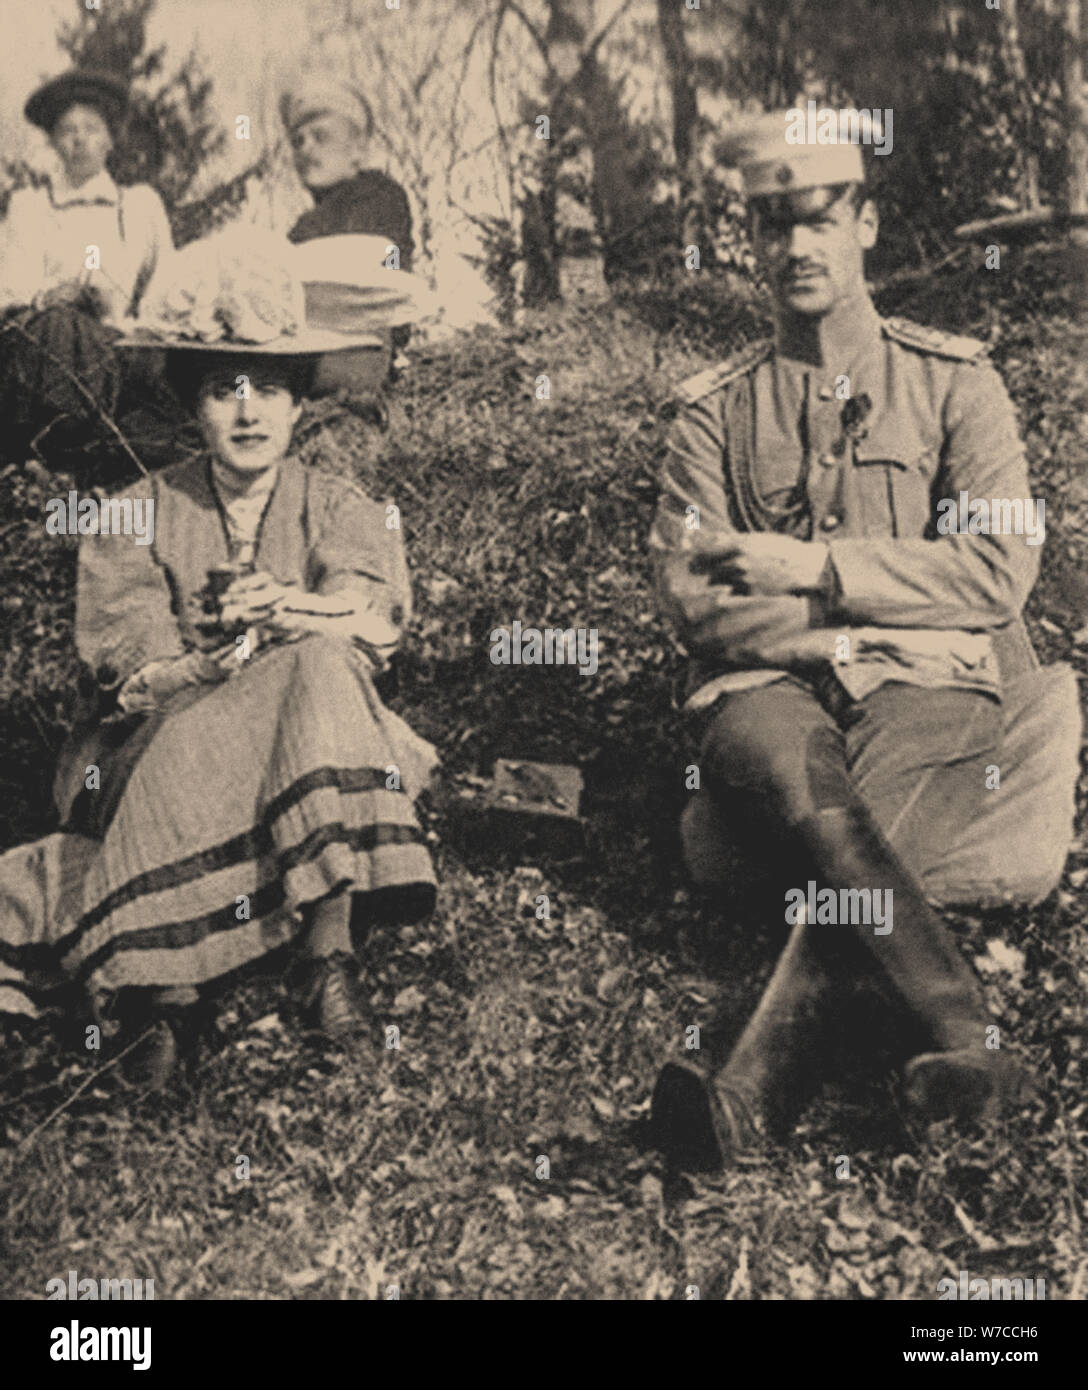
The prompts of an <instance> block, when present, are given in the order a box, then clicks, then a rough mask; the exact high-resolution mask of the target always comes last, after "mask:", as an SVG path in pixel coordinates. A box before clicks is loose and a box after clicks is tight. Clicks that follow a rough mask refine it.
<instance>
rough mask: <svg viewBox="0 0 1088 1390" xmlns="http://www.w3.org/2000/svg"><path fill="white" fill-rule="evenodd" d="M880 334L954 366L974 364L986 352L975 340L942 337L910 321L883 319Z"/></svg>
mask: <svg viewBox="0 0 1088 1390" xmlns="http://www.w3.org/2000/svg"><path fill="white" fill-rule="evenodd" d="M883 323H884V332H885V333H886V334H887V335H888V337H889V338H891V339H892V341H893V342H896V343H902V344H903V346H904V347H909V348H914V349H916V351H918V352H931V353H933V354H934V356H936V357H951V358H954V359H955V360H956V361H957V362H978V361H981V360H982V359H983V358H984V357H985V356H986V355H987V353H988V352H989V349H988V348H987V346H986V344H985V343H983V342H981V341H980V340H979V339H978V338H968V337H966V336H963V335H957V334H955V333H945V332H944V331H943V330H942V329H940V328H925V327H923V325H922V324H920V323H912V322H911V321H910V319H884V320H883Z"/></svg>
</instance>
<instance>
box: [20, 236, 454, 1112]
mask: <svg viewBox="0 0 1088 1390" xmlns="http://www.w3.org/2000/svg"><path fill="white" fill-rule="evenodd" d="M290 249H291V248H289V247H287V246H284V248H283V251H284V253H285V254H284V259H283V261H281V262H279V263H274V262H272V261H269V260H267V259H264V258H262V257H261V256H259V255H257V254H255V253H254V252H252V251H250V250H241V251H239V253H238V254H236V255H233V256H228V255H226V254H225V253H223V251H222V250H221V249H220V250H219V251H218V252H216V253H214V254H213V253H212V251H210V249H209V248H208V247H207V246H205V245H202V244H199V243H198V244H195V245H193V246H192V247H189V248H187V249H186V250H185V251H183V252H181V253H179V254H178V257H177V261H176V269H177V271H178V280H177V283H176V284H175V285H173V286H172V287H168V288H167V289H166V291H165V292H164V293H163V295H162V297H161V299H160V300H158V302H157V303H155V304H153V305H152V306H151V316H150V317H146V316H145V318H144V320H142V326H141V328H140V330H139V333H138V334H134V335H133V336H132V337H130V338H128V339H125V340H124V342H123V344H122V346H124V347H126V348H132V349H134V350H135V349H157V350H162V349H165V350H166V359H167V366H166V370H167V374H168V376H169V378H170V379H171V381H172V383H173V384H174V386H175V388H176V389H177V390H178V392H179V394H181V395H182V396H183V397H184V398H185V399H187V400H188V402H189V403H190V405H191V407H192V409H193V411H194V412H195V414H196V417H197V420H198V423H199V425H200V429H201V432H202V434H203V436H204V440H205V443H206V445H207V454H206V455H205V456H202V457H197V458H195V459H193V460H191V461H185V462H182V463H180V464H177V465H174V466H172V467H169V468H166V469H165V470H163V471H162V472H160V473H158V474H156V475H155V476H154V477H149V478H144V479H142V480H141V482H140V483H139V484H138V485H136V486H135V487H134V488H133V489H132V490H131V491H130V492H129V493H128V494H127V496H128V497H130V498H132V499H135V498H138V497H139V498H143V499H144V501H145V507H146V505H147V504H148V503H153V504H154V512H153V518H154V520H153V532H154V533H153V541H152V543H151V544H150V545H149V544H146V543H145V544H141V543H140V542H139V538H138V537H134V536H128V535H123V534H122V535H116V534H95V535H88V536H86V537H84V538H83V540H82V542H81V546H80V559H79V585H78V597H77V610H76V644H77V647H78V650H79V654H80V656H81V657H82V659H83V661H84V662H85V664H86V665H87V667H89V668H90V671H91V672H92V673H93V674H94V676H95V681H96V689H97V695H96V702H97V705H98V709H97V711H96V713H95V715H94V716H93V717H92V718H91V719H89V720H88V721H87V722H86V723H85V724H84V726H83V727H82V729H78V728H77V730H76V731H75V733H74V734H73V739H72V741H71V743H70V745H69V747H68V749H67V750H66V752H65V754H64V756H63V757H62V760H61V766H60V770H59V772H58V777H57V787H56V792H57V801H58V805H59V807H60V809H61V813H62V817H63V818H64V824H65V829H66V830H67V831H68V832H72V833H76V834H78V835H80V836H83V837H88V838H90V839H91V840H92V842H96V843H94V847H93V849H92V851H91V852H90V853H89V854H88V856H87V860H88V862H87V868H86V872H85V874H84V875H83V879H82V883H81V885H80V889H79V893H78V895H77V896H78V901H77V903H76V906H75V907H73V908H71V909H70V910H69V912H68V915H67V919H66V920H65V921H63V922H61V923H60V924H59V925H58V924H56V923H53V924H51V926H50V928H49V937H50V939H49V941H48V943H47V944H48V946H49V948H50V952H51V953H52V956H54V957H55V969H56V972H57V976H58V978H66V979H71V978H73V977H74V978H76V979H78V980H79V981H81V982H82V983H84V984H85V985H86V986H87V988H88V989H89V991H90V992H91V994H92V995H93V996H96V997H97V996H100V995H101V994H103V993H105V994H107V995H110V996H113V995H115V994H117V992H120V996H119V1004H118V1012H119V1013H120V1014H121V1015H122V1017H123V1019H124V1021H125V1023H126V1025H127V1026H128V1027H131V1028H135V1027H139V1028H145V1027H146V1026H147V1025H148V1024H150V1026H151V1032H150V1034H149V1037H148V1040H147V1041H146V1043H145V1044H144V1046H143V1047H142V1048H140V1049H138V1050H137V1051H136V1052H134V1053H133V1056H134V1057H135V1058H137V1059H138V1071H139V1073H140V1075H141V1077H142V1078H145V1079H147V1080H149V1081H150V1082H151V1083H152V1084H155V1085H160V1084H162V1082H163V1081H164V1080H165V1079H166V1077H167V1076H168V1075H169V1073H170V1072H171V1070H172V1068H173V1066H174V1063H175V1061H176V1058H177V1055H178V1051H179V1047H180V1046H181V1045H182V1044H183V1042H184V1040H185V1038H186V1037H191V1036H192V1035H193V1028H192V1024H193V1020H194V1019H195V1018H196V1014H195V1013H194V1010H193V1006H194V1005H195V1004H196V1003H197V1002H198V999H199V994H198V990H199V987H200V986H203V985H207V984H209V983H211V982H212V981H214V980H217V979H219V978H220V977H222V976H224V975H227V974H228V973H229V972H232V971H235V970H237V969H239V968H240V967H242V966H245V965H247V964H250V963H251V962H254V961H257V960H258V959H260V958H262V957H264V956H265V955H267V954H268V953H269V952H271V951H272V950H274V949H275V948H277V947H280V946H283V945H285V944H286V943H289V942H293V941H298V942H299V943H300V944H302V946H303V954H304V957H305V967H304V971H303V975H304V978H303V980H302V991H301V994H302V1003H303V1005H304V1006H305V1009H306V1011H307V1016H308V1019H309V1021H310V1022H311V1023H312V1024H313V1025H314V1026H315V1027H317V1028H319V1029H321V1030H323V1031H324V1032H325V1033H326V1034H331V1035H336V1036H347V1035H350V1034H352V1033H354V1032H355V1031H356V1030H357V1029H358V1026H359V1023H360V1021H361V1016H360V1010H359V1000H358V986H357V977H358V964H357V962H356V959H355V956H354V954H353V945H352V932H353V930H354V931H355V933H356V936H357V937H358V935H359V932H360V930H361V929H365V927H366V926H367V925H368V924H369V923H370V922H372V921H374V920H379V919H380V920H416V919H417V918H419V917H421V916H423V915H425V914H426V913H427V912H428V911H429V910H430V908H431V906H432V904H433V899H434V874H433V870H432V866H431V860H430V855H429V853H428V851H427V848H426V845H425V843H424V840H423V835H422V832H421V830H420V826H419V822H418V821H417V819H416V814H415V809H414V801H413V798H414V797H415V795H416V794H417V793H418V792H419V791H420V790H421V789H422V788H423V786H424V785H425V783H426V780H427V778H428V776H429V774H430V772H431V771H432V769H433V767H434V764H435V761H436V757H435V753H434V750H433V748H432V747H431V745H430V744H428V743H426V742H425V741H424V740H423V739H421V738H419V737H418V736H417V735H415V734H414V733H413V732H412V730H411V729H409V728H408V726H407V725H406V724H405V723H404V722H403V721H402V720H401V719H399V718H398V717H397V716H396V715H395V714H393V713H392V712H391V711H389V710H388V709H386V708H385V706H384V705H383V703H382V701H381V699H380V698H379V696H378V693H377V691H376V689H375V686H374V677H375V675H376V674H377V673H378V672H379V671H380V670H381V669H383V668H384V666H385V665H386V663H387V660H388V658H389V656H390V654H391V653H392V652H393V651H394V649H395V648H396V646H397V643H398V641H399V637H400V632H401V629H402V628H403V626H404V624H405V623H406V622H407V620H408V617H409V615H410V608H411V590H410V585H409V580H408V574H407V568H406V564H405V559H404V550H403V542H402V538H401V531H400V529H399V515H398V514H397V512H396V509H395V508H391V507H387V506H385V505H379V504H378V503H376V502H374V501H372V500H370V499H369V498H367V497H366V496H364V495H363V494H362V493H361V492H359V491H357V490H356V489H355V488H354V487H353V486H351V485H350V484H349V483H347V482H345V481H344V480H342V479H340V478H337V477H333V476H330V475H326V474H323V473H319V472H317V471H316V470H309V469H306V468H304V467H303V466H302V465H301V464H300V463H299V462H298V461H297V460H296V459H294V458H292V457H291V453H290V445H291V435H292V430H293V427H294V425H295V422H296V421H297V419H298V417H299V412H300V397H301V395H302V393H303V392H304V391H305V390H306V389H307V387H308V378H309V377H310V376H311V375H312V370H313V363H314V362H315V360H316V358H317V357H318V356H319V355H320V354H322V353H329V352H336V351H339V350H343V349H344V348H345V347H347V346H350V345H352V344H354V343H356V342H357V341H358V339H355V338H349V337H345V336H344V335H343V334H338V333H336V332H333V331H330V330H321V329H314V328H312V327H307V326H306V318H305V311H304V303H305V299H304V292H303V287H302V283H301V281H299V280H298V279H297V278H296V277H295V276H293V275H292V274H291V273H290V271H289V269H287V268H286V267H287V265H288V259H289V258H288V256H287V253H289V252H290ZM146 514H147V513H146V512H145V515H146ZM90 766H94V767H95V768H97V769H99V772H100V785H97V784H95V785H93V787H88V782H92V783H97V779H95V778H88V775H87V769H88V768H89V767H90ZM0 930H2V931H3V932H4V933H5V947H6V954H5V964H6V969H5V972H4V973H5V976H6V982H7V984H8V985H9V987H14V986H12V981H13V980H14V981H15V984H16V985H18V982H19V978H22V977H19V976H18V974H17V972H16V973H15V974H13V973H12V971H13V969H14V967H15V966H17V965H18V962H19V960H20V959H22V957H23V956H25V957H26V961H27V972H28V973H27V977H26V979H24V981H23V984H24V986H25V984H26V980H27V979H29V975H30V967H31V963H32V958H33V963H36V964H37V965H38V966H40V962H41V959H42V957H43V950H42V946H43V943H42V941H41V940H40V939H39V940H37V941H32V940H30V939H29V936H28V939H27V940H13V939H10V932H11V931H12V930H16V931H17V930H19V929H18V928H12V927H11V926H10V925H9V924H8V923H7V922H5V923H2V924H0ZM23 930H24V931H25V932H27V933H30V932H31V931H33V930H34V928H33V926H32V925H31V926H30V927H26V928H24V929H23ZM38 930H39V932H40V931H41V929H40V928H39V929H38ZM13 963H14V965H13Z"/></svg>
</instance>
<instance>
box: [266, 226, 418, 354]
mask: <svg viewBox="0 0 1088 1390" xmlns="http://www.w3.org/2000/svg"><path fill="white" fill-rule="evenodd" d="M389 247H390V242H389V239H388V237H383V236H369V235H364V234H363V233H358V232H356V233H351V234H344V235H341V236H322V237H314V238H313V239H312V240H311V241H301V242H298V243H296V244H295V245H293V246H292V247H291V261H290V265H291V269H292V272H293V273H294V275H295V276H296V277H297V278H298V279H299V280H301V281H302V286H303V290H304V292H305V297H306V322H307V323H308V324H310V326H311V327H313V328H331V329H334V330H335V331H337V332H340V333H353V332H358V331H360V330H361V329H366V330H370V331H371V332H381V331H383V330H385V329H387V328H399V327H400V326H401V325H402V324H411V323H418V322H419V321H420V319H425V318H430V317H431V315H432V314H436V313H437V312H438V308H439V304H438V296H437V295H436V294H435V292H434V291H433V290H432V289H431V287H430V286H429V285H428V284H427V282H426V280H424V279H423V277H422V276H421V275H413V274H412V273H411V271H407V270H392V269H391V268H390V267H389V266H387V265H386V264H385V259H386V256H387V255H388V253H389Z"/></svg>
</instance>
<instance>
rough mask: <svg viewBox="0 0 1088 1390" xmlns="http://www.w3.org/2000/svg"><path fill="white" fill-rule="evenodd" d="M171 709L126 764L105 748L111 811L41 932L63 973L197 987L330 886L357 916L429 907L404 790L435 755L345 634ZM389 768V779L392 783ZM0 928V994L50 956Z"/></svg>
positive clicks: (300, 647)
mask: <svg viewBox="0 0 1088 1390" xmlns="http://www.w3.org/2000/svg"><path fill="white" fill-rule="evenodd" d="M175 708H176V712H173V711H172V710H169V709H168V711H167V713H166V716H165V718H161V717H153V718H154V720H155V723H154V728H153V732H152V733H151V736H150V737H148V730H147V728H146V727H145V728H144V729H143V731H142V733H141V732H137V734H135V735H134V742H135V744H136V746H137V748H138V756H136V758H135V760H134V761H133V760H132V759H131V758H126V756H125V750H124V749H123V748H122V749H120V750H118V752H117V755H116V757H115V758H114V760H113V763H112V764H111V761H110V757H109V755H108V754H106V753H104V755H103V761H102V763H101V764H100V767H101V780H102V790H103V792H104V793H105V794H106V797H107V799H108V801H109V802H110V803H111V804H112V805H113V808H114V809H113V814H112V816H111V817H110V819H109V823H108V824H107V825H105V826H104V827H103V828H102V838H101V841H100V842H99V843H98V845H97V848H96V850H95V852H94V853H93V854H91V855H90V856H89V863H88V866H87V870H86V874H85V877H84V880H83V884H82V893H81V896H80V898H79V900H78V901H79V904H80V906H79V911H78V914H76V915H73V916H72V917H70V918H69V920H68V921H67V922H65V923H61V924H60V925H59V926H58V928H57V929H56V930H55V932H54V934H53V936H52V940H51V941H50V942H49V943H48V945H49V947H50V955H51V956H53V957H54V958H55V959H56V958H59V960H60V963H61V966H62V969H63V973H64V975H66V976H67V977H68V978H72V977H76V978H78V979H80V980H81V981H83V982H84V983H85V984H86V985H87V986H88V987H89V988H90V989H92V990H93V991H99V990H114V989H118V988H120V987H122V986H126V985H145V986H146V985H178V984H200V983H205V982H207V981H209V980H212V979H215V978H217V977H219V976H220V975H224V974H227V973H229V972H231V971H233V970H236V969H238V968H239V967H241V966H243V965H246V964H248V963H250V962H251V961H253V960H256V959H257V958H259V957H260V956H262V955H265V954H267V953H268V952H270V951H272V950H275V949H276V948H277V947H279V946H281V945H282V944H283V943H284V942H285V941H287V940H289V939H290V938H291V937H292V936H293V935H295V934H296V933H297V932H298V931H299V930H300V928H301V927H302V925H303V913H304V910H305V908H306V907H307V906H308V905H309V904H311V903H314V902H316V901H317V900H318V899H320V898H322V897H324V896H326V895H327V894H329V893H333V892H338V891H345V890H346V891H351V892H352V893H355V894H358V895H360V896H361V897H362V898H363V899H364V907H363V911H364V914H365V911H366V903H365V900H366V898H367V896H368V895H370V896H371V897H372V900H373V901H374V902H375V904H377V903H379V902H380V903H381V905H382V915H383V918H384V919H386V920H388V919H389V917H390V916H392V917H393V919H394V920H414V919H416V918H418V917H419V916H421V915H423V914H424V913H425V912H426V911H428V910H429V909H430V907H431V906H432V905H433V898H434V883H435V880H434V870H433V866H432V864H431V859H430V855H429V853H428V851H427V849H426V846H425V845H424V843H423V836H422V832H421V830H420V827H419V822H418V820H417V818H416V815H415V808H414V804H413V798H414V796H415V795H417V794H418V792H419V791H420V790H422V787H423V786H424V785H425V783H426V780H427V777H428V775H429V774H430V772H431V770H432V769H433V767H434V764H435V755H434V750H433V748H432V747H431V745H430V744H428V743H426V742H425V741H424V740H423V739H421V738H419V737H418V735H416V734H415V733H413V732H412V730H411V729H409V728H408V726H407V725H406V724H405V723H404V722H403V720H401V719H399V718H398V717H397V716H396V715H395V714H393V713H392V712H391V711H389V710H387V709H386V708H385V707H384V706H383V705H382V703H381V700H380V699H379V697H378V695H377V692H376V691H375V690H374V686H373V682H372V680H371V678H370V668H369V664H368V663H367V662H366V660H365V658H363V657H362V655H361V654H360V653H358V652H357V651H356V650H355V649H354V648H353V647H351V646H350V645H349V644H348V643H346V642H341V641H338V640H336V639H332V638H325V637H316V636H311V637H307V638H304V639H303V640H301V641H299V642H295V643H292V644H290V645H289V646H285V647H277V648H272V649H268V650H266V651H265V652H263V653H260V652H259V653H258V654H257V655H256V656H255V657H253V658H252V659H251V660H250V661H249V662H248V663H246V665H245V666H244V667H243V668H242V669H241V670H240V671H239V673H238V674H237V675H236V676H234V677H232V679H231V680H230V681H229V682H226V683H224V684H222V685H218V686H209V687H208V690H207V693H205V694H202V695H201V696H200V698H199V699H196V700H195V701H194V700H193V699H192V697H191V695H189V696H188V697H187V698H182V699H180V700H179V701H178V702H177V705H176V707H175ZM391 766H395V767H396V768H397V769H398V771H399V776H400V787H399V789H390V788H388V787H387V785H386V783H387V777H388V773H387V769H388V768H389V767H391ZM118 778H120V779H123V786H122V788H121V789H120V792H118V786H117V779H118ZM96 794H97V793H90V795H92V796H93V795H96ZM69 896H71V895H69ZM239 898H244V899H245V900H246V902H245V905H244V907H240V905H239V903H238V899H239ZM391 904H392V909H391ZM246 909H248V919H246V917H245V910H246ZM240 911H241V912H242V917H241V919H240V917H239V912H240ZM398 911H399V912H400V913H401V914H402V915H400V916H399V917H398ZM0 935H3V937H4V939H5V940H4V943H3V946H2V948H0V959H2V960H3V961H4V962H5V967H6V968H5V969H3V970H0V989H6V990H7V991H9V992H10V991H12V990H15V991H17V990H18V989H19V981H18V978H17V976H18V973H19V970H20V966H23V967H24V968H25V969H26V970H27V974H28V976H32V975H34V974H35V973H36V972H37V971H38V970H39V969H40V968H41V967H42V966H43V965H44V963H45V962H44V959H43V957H42V955H41V949H42V943H41V941H40V940H38V941H33V940H30V939H28V934H27V933H26V931H25V930H24V931H23V932H22V933H21V934H20V932H19V931H16V932H15V933H14V934H12V933H9V932H7V931H5V929H4V928H3V927H2V926H0ZM13 935H14V938H15V939H13ZM20 935H21V939H20ZM12 972H14V975H15V977H16V978H13V974H12ZM30 983H31V984H33V983H34V981H33V980H31V981H30ZM2 1002H3V1001H2V999H0V1005H2Z"/></svg>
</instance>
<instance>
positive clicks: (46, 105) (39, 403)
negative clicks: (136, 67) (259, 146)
mask: <svg viewBox="0 0 1088 1390" xmlns="http://www.w3.org/2000/svg"><path fill="white" fill-rule="evenodd" d="M127 103H128V94H127V89H126V87H125V85H124V83H122V82H120V81H119V80H118V79H117V78H115V77H112V76H110V75H109V74H107V73H98V72H90V71H74V72H69V73H65V74H63V75H62V76H60V77H57V78H54V79H53V80H52V81H50V82H47V83H46V84H45V85H44V86H43V87H41V88H39V89H38V91H36V92H35V93H34V95H33V96H32V97H31V98H30V100H29V101H28V102H27V104H26V107H25V115H26V117H27V119H28V120H29V121H31V122H32V123H33V124H34V125H37V126H39V127H40V128H41V129H42V130H44V131H45V133H46V134H47V135H48V136H49V140H50V143H51V144H52V146H53V149H54V151H55V152H56V155H57V158H58V161H59V168H58V170H57V171H56V173H54V174H53V175H52V176H51V177H50V178H49V179H48V180H47V182H46V183H45V184H44V185H43V186H42V187H40V188H24V189H20V190H18V191H17V192H15V193H14V194H12V198H11V204H10V207H9V209H8V215H7V218H6V220H5V222H4V224H3V227H2V237H0V308H3V307H6V308H7V309H8V311H9V312H8V313H7V315H6V316H5V322H4V324H3V328H4V343H3V352H2V354H0V359H2V363H3V366H2V369H0V370H2V377H0V400H2V403H3V407H4V409H5V412H6V416H7V418H8V420H9V421H11V420H12V419H13V417H14V419H15V420H16V422H17V423H21V424H22V425H23V426H24V430H25V427H26V426H28V425H31V426H33V427H34V430H35V432H37V430H39V429H41V428H43V427H44V426H47V425H49V424H50V423H51V421H52V420H54V419H60V418H61V417H68V418H69V419H70V418H71V417H73V416H75V417H77V418H79V417H82V416H83V415H84V413H85V412H86V411H87V409H88V404H89V403H88V400H87V397H86V395H85V394H84V393H83V392H82V391H80V390H79V388H78V387H77V386H76V385H75V384H74V383H73V382H72V380H71V375H70V374H74V375H75V376H76V377H78V378H79V380H80V382H81V383H82V384H83V386H84V387H85V388H86V390H87V391H89V392H90V393H91V395H92V396H93V397H94V399H95V400H96V401H99V402H100V403H102V404H103V405H104V406H106V408H111V407H112V405H113V403H114V401H115V399H116V395H117V391H118V387H119V381H120V374H119V366H118V362H117V359H116V357H115V356H114V354H113V352H112V344H113V341H114V339H115V337H116V330H115V329H114V328H112V327H110V325H115V324H118V323H119V322H120V321H121V320H123V319H124V318H125V317H126V316H130V315H134V314H135V313H136V311H137V309H138V307H139V304H140V299H141V297H142V295H143V293H144V291H145V289H146V288H147V285H148V283H149V281H150V279H151V276H152V275H153V274H154V273H155V271H156V270H157V269H160V268H161V267H162V266H163V264H164V262H165V261H166V258H167V257H168V256H169V255H170V253H171V252H172V250H173V242H172V240H171V235H170V225H169V222H168V221H167V217H166V210H165V208H164V207H163V204H162V200H161V199H160V198H159V195H158V194H157V193H156V192H155V190H154V189H153V188H151V187H150V186H149V185H148V184H136V185H134V186H132V187H129V188H119V187H118V186H117V184H116V183H114V181H113V179H112V178H111V177H110V175H109V173H108V171H107V168H106V162H107V159H108V157H109V154H110V151H111V150H112V148H113V145H114V141H115V139H116V136H117V132H118V130H119V128H120V126H121V124H122V122H123V120H124V116H125V112H126V109H127Z"/></svg>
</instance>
